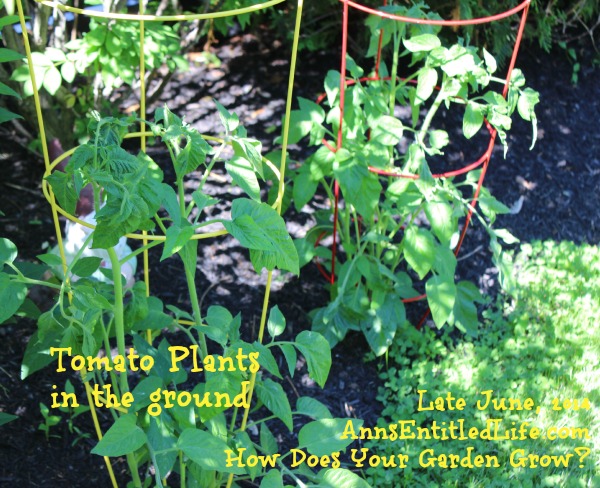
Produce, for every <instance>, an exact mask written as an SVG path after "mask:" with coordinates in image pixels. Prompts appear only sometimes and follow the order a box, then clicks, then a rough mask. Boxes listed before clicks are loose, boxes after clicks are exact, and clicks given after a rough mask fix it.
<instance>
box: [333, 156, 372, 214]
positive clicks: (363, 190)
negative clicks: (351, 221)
mask: <svg viewBox="0 0 600 488" xmlns="http://www.w3.org/2000/svg"><path fill="white" fill-rule="evenodd" d="M338 152H340V151H338ZM334 174H335V177H336V178H337V179H338V180H339V182H340V188H341V189H342V193H343V194H344V199H345V200H346V202H347V203H351V204H352V205H354V207H356V210H357V211H358V213H359V214H360V215H362V216H363V217H365V218H366V219H371V217H372V216H373V213H374V212H375V207H376V206H377V204H378V203H379V196H380V194H381V190H382V187H381V184H380V183H379V178H378V177H377V176H376V175H375V174H373V173H371V172H370V171H369V170H368V169H367V167H366V165H364V164H361V163H360V162H359V161H358V159H357V158H352V159H349V160H346V161H344V162H342V163H340V162H336V164H334Z"/></svg>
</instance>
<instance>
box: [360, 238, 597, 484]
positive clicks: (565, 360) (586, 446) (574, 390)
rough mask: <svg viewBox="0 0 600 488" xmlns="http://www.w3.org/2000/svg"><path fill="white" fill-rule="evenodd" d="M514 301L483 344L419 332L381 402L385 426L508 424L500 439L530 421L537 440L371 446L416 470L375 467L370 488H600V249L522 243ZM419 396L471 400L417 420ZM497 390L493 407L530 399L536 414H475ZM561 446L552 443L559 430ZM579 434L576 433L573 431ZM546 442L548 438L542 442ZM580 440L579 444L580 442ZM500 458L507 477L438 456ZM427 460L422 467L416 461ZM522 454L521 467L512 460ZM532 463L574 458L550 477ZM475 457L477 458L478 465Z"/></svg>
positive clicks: (403, 348) (394, 355)
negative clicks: (485, 394)
mask: <svg viewBox="0 0 600 488" xmlns="http://www.w3.org/2000/svg"><path fill="white" fill-rule="evenodd" d="M514 265H515V282H516V283H517V285H516V287H515V288H514V290H513V296H512V297H505V298H503V299H501V300H500V301H499V306H498V307H497V308H495V309H490V310H488V312H487V313H486V317H485V320H484V323H483V324H482V327H481V329H480V331H479V335H478V337H477V338H475V339H473V340H461V341H459V342H457V341H456V340H453V339H451V338H450V336H449V335H447V334H444V335H442V336H439V335H438V334H435V333H434V332H432V331H431V330H430V331H426V333H425V334H419V333H416V332H415V331H414V330H412V329H411V328H407V330H406V331H405V333H406V334H407V336H408V337H409V338H410V340H406V341H403V342H402V343H396V344H395V345H394V346H393V347H392V348H391V349H390V353H389V356H390V362H389V365H388V367H385V366H383V365H382V367H381V378H382V379H383V380H384V381H385V383H384V386H383V387H382V388H381V389H380V391H379V394H378V398H379V399H380V400H381V401H382V402H383V404H384V410H383V418H382V420H381V421H380V425H381V426H387V425H388V423H393V422H397V421H399V420H407V421H408V420H414V421H415V424H414V425H415V426H413V427H412V432H413V433H415V432H416V427H419V426H423V427H431V425H432V421H433V420H435V421H436V422H437V423H438V424H439V425H442V422H446V424H445V425H447V426H448V425H449V423H450V421H453V420H454V421H457V419H459V418H464V419H465V422H466V423H467V424H468V426H469V427H470V426H477V427H478V428H480V429H482V428H483V427H485V422H486V419H490V418H494V419H501V421H502V424H503V425H504V426H505V428H512V427H513V426H516V427H517V428H519V427H520V426H521V424H522V423H523V422H529V424H526V425H527V426H536V427H538V428H540V429H541V430H542V437H540V438H539V439H535V440H534V439H531V438H526V439H524V440H513V439H511V440H495V441H494V440H481V439H477V440H469V441H458V440H449V441H443V440H439V439H438V440H436V439H428V440H419V439H404V440H403V439H398V440H396V441H393V442H392V441H390V440H371V441H367V444H366V446H367V447H368V448H369V449H370V450H371V451H372V452H374V453H377V454H379V455H391V454H397V453H401V452H402V453H406V454H409V455H410V457H411V459H412V461H411V462H410V463H408V466H407V468H405V469H402V470H394V469H383V468H382V467H381V466H380V467H378V468H368V469H367V470H366V473H367V476H368V480H369V481H370V482H371V484H372V485H373V486H378V487H397V486H431V485H432V483H435V484H436V485H437V486H444V487H446V486H470V487H488V486H490V487H496V486H498V487H499V486H530V487H533V486H536V487H537V486H567V487H587V486H596V485H597V484H598V483H599V482H600V471H599V469H598V452H599V450H598V448H599V447H600V446H599V445H598V440H599V439H600V436H599V435H598V434H599V431H598V429H599V428H600V414H599V413H598V405H599V403H600V396H599V393H598V392H599V391H600V384H599V381H600V355H599V351H600V324H599V323H598V317H599V316H600V301H599V297H600V251H599V250H598V248H597V247H596V246H590V245H575V244H573V243H570V242H561V243H556V242H553V241H544V242H533V243H531V244H523V245H522V246H521V250H520V252H519V253H518V254H517V255H516V256H515V260H514ZM418 390H427V395H428V396H429V398H430V399H431V400H432V399H433V398H434V397H437V396H438V395H440V396H442V395H444V396H445V395H446V392H452V394H453V396H454V397H464V398H465V399H466V400H467V407H466V408H465V411H464V412H460V411H456V410H454V411H451V410H446V411H437V410H435V411H418V410H417V402H418V398H419V394H418ZM486 390H493V398H503V397H504V398H517V399H522V400H524V399H526V398H528V397H531V398H532V399H533V400H534V402H535V405H539V406H541V411H540V413H536V412H535V411H526V410H522V411H514V410H513V411H495V410H492V409H487V410H483V411H480V410H477V409H475V408H473V404H474V403H475V401H476V400H477V399H480V398H482V397H481V392H482V391H486ZM551 427H557V428H558V429H561V428H564V429H568V430H563V431H562V434H563V435H564V436H566V438H555V439H553V438H550V437H552V436H553V435H555V434H557V432H558V430H556V431H554V433H552V431H550V428H551ZM573 428H578V429H579V431H575V430H573ZM546 434H548V437H547V438H546V437H544V436H545V435H546ZM580 436H581V437H580ZM468 446H470V447H473V449H474V453H475V454H493V455H495V456H497V457H498V459H499V462H500V467H497V468H496V467H493V468H485V467H483V468H473V469H466V468H460V467H459V468H458V469H448V467H444V466H443V465H440V464H439V463H438V462H435V463H434V464H429V465H427V463H429V462H430V459H431V458H433V457H437V456H439V455H441V454H444V455H447V454H460V455H461V456H464V455H465V454H466V448H467V447H468ZM429 449H430V450H433V452H426V454H425V456H424V458H423V462H424V463H425V464H426V467H424V466H420V465H419V463H418V460H419V456H420V454H421V453H422V452H423V451H425V450H429ZM518 449H522V450H523V453H517V457H516V458H515V462H516V463H517V465H516V466H512V465H511V464H510V456H511V454H512V453H513V452H514V451H515V450H518ZM529 454H534V455H540V456H541V455H554V456H564V455H568V454H572V455H573V456H572V457H571V459H570V462H569V463H568V466H565V465H562V464H561V465H559V466H555V465H553V464H552V465H550V466H546V467H543V468H542V467H539V464H538V465H537V467H534V466H531V464H529V462H527V463H524V464H520V465H519V464H518V463H519V462H523V461H520V459H523V458H526V457H527V456H528V455H529ZM473 457H474V456H473Z"/></svg>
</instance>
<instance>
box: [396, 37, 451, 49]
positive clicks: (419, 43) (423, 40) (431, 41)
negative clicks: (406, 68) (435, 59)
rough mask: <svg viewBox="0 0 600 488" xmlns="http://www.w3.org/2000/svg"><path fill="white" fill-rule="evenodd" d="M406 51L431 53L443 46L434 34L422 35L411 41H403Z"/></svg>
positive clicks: (412, 38)
mask: <svg viewBox="0 0 600 488" xmlns="http://www.w3.org/2000/svg"><path fill="white" fill-rule="evenodd" d="M402 42H403V43H404V46H405V47H406V49H408V50H409V51H410V52H412V53H417V52H424V51H431V50H432V49H435V48H436V47H440V46H441V45H442V43H441V41H440V39H439V38H438V37H437V36H435V35H433V34H420V35H418V36H413V37H411V38H410V39H403V40H402Z"/></svg>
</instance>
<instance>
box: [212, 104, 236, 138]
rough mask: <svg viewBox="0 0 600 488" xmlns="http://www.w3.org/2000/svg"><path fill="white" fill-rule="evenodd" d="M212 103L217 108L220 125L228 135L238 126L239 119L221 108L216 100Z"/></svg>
mask: <svg viewBox="0 0 600 488" xmlns="http://www.w3.org/2000/svg"><path fill="white" fill-rule="evenodd" d="M214 102H215V105H216V106H217V110H218V111H219V118H220V119H221V123H222V124H223V126H224V127H225V129H226V130H227V132H228V133H231V132H233V131H234V130H235V129H237V127H238V126H239V125H240V119H239V118H238V116H237V115H236V114H234V113H231V112H229V110H227V109H226V108H225V107H223V105H221V104H220V103H219V102H218V101H217V100H214Z"/></svg>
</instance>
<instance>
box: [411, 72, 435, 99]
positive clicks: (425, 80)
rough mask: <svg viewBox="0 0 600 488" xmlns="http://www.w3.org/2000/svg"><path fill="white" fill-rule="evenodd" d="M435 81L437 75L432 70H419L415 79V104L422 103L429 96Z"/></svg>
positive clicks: (433, 88)
mask: <svg viewBox="0 0 600 488" xmlns="http://www.w3.org/2000/svg"><path fill="white" fill-rule="evenodd" d="M437 80H438V73H437V71H436V70H435V69H434V68H430V67H424V68H421V70H420V71H419V76H418V77H417V94H416V95H417V97H416V99H415V101H416V102H417V103H419V104H420V103H423V102H425V101H426V100H427V99H428V98H429V97H430V96H431V94H432V93H433V90H435V85H436V83H437Z"/></svg>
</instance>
